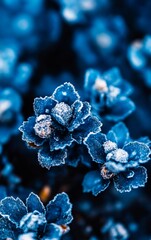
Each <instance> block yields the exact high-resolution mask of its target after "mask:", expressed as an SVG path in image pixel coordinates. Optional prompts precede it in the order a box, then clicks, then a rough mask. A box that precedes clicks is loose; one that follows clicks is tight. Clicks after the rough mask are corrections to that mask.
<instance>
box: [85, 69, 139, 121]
mask: <svg viewBox="0 0 151 240" xmlns="http://www.w3.org/2000/svg"><path fill="white" fill-rule="evenodd" d="M84 87H85V91H86V94H87V99H88V100H89V101H90V103H91V105H92V109H93V110H94V111H95V112H96V113H97V114H98V115H100V116H101V117H103V118H105V119H107V120H109V121H115V122H116V121H120V120H123V119H125V118H126V117H127V116H129V115H130V114H131V113H132V112H133V111H134V109H135V105H134V103H133V102H132V101H131V100H130V99H129V98H128V96H129V94H130V93H131V91H132V88H131V86H130V84H129V83H127V82H126V81H125V80H123V78H122V77H121V75H120V72H119V70H118V69H117V68H112V69H110V70H108V71H107V72H105V73H104V74H100V73H99V72H98V71H96V70H93V69H90V70H88V71H87V72H86V75H85V85H84Z"/></svg>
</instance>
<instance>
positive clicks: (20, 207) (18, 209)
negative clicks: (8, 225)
mask: <svg viewBox="0 0 151 240" xmlns="http://www.w3.org/2000/svg"><path fill="white" fill-rule="evenodd" d="M0 214H1V215H2V216H8V218H9V220H10V221H11V222H12V223H14V224H16V225H17V226H18V224H19V222H20V220H21V219H22V217H23V216H24V215H25V214H27V208H26V206H25V204H24V203H23V202H22V201H21V200H20V199H19V198H16V199H15V198H13V197H6V198H4V199H3V200H2V201H1V203H0Z"/></svg>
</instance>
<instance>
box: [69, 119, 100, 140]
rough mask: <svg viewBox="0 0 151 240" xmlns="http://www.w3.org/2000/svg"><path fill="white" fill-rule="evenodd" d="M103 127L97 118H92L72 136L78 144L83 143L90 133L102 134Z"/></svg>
mask: <svg viewBox="0 0 151 240" xmlns="http://www.w3.org/2000/svg"><path fill="white" fill-rule="evenodd" d="M101 126H102V123H101V122H100V121H99V120H98V119H97V118H96V117H92V116H90V117H88V118H87V119H86V120H85V122H84V124H81V125H80V126H79V127H78V128H77V129H76V130H75V131H74V132H73V134H72V136H73V138H74V139H75V140H76V141H77V142H78V143H82V141H83V140H84V138H86V137H87V136H88V134H89V133H97V132H100V131H101Z"/></svg>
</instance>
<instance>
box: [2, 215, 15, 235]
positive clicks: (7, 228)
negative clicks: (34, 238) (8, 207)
mask: <svg viewBox="0 0 151 240" xmlns="http://www.w3.org/2000/svg"><path fill="white" fill-rule="evenodd" d="M15 230H16V229H15V225H14V224H13V223H12V222H10V221H9V219H8V218H7V217H1V218H0V239H9V238H10V239H16V238H15V234H14V232H15Z"/></svg>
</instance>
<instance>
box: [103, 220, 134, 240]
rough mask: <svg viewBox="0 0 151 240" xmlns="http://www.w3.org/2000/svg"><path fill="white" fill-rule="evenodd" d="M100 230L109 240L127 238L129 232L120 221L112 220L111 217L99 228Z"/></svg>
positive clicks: (124, 239) (125, 239)
mask: <svg viewBox="0 0 151 240" xmlns="http://www.w3.org/2000/svg"><path fill="white" fill-rule="evenodd" d="M101 232H102V233H103V235H105V237H106V238H107V239H110V240H117V239H121V240H127V239H129V232H128V230H127V229H126V228H125V226H124V225H123V224H122V223H120V222H114V221H113V220H112V219H108V221H107V222H106V224H105V225H104V226H103V228H102V229H101Z"/></svg>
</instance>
